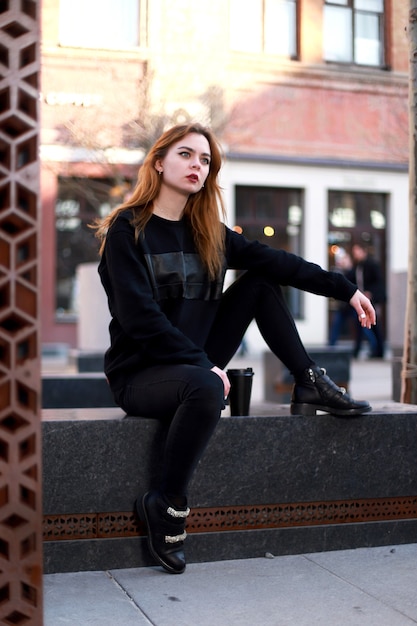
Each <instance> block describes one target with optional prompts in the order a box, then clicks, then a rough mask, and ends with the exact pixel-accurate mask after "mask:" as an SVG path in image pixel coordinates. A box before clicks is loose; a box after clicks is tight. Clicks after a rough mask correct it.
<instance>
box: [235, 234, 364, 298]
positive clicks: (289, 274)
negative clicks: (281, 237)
mask: <svg viewBox="0 0 417 626" xmlns="http://www.w3.org/2000/svg"><path fill="white" fill-rule="evenodd" d="M226 257H227V263H228V267H229V268H230V269H244V270H247V269H252V270H259V271H260V272H262V273H264V274H266V275H268V276H270V277H271V278H272V279H273V280H274V281H276V282H277V283H278V284H280V285H290V286H291V287H296V288H297V289H301V290H303V291H309V292H310V293H315V294H318V295H321V296H327V297H332V298H335V299H336V300H343V301H344V302H349V300H350V299H351V297H352V296H353V294H354V293H355V291H356V290H357V286H356V285H354V284H353V283H352V282H350V281H349V280H347V279H346V278H345V277H344V276H343V275H342V274H340V273H339V272H328V271H326V270H324V269H322V268H321V267H320V266H319V265H317V264H315V263H310V262H309V261H305V260H304V259H303V258H301V257H299V256H297V255H295V254H291V253H289V252H286V251H285V250H275V249H274V248H271V247H270V246H267V245H265V244H261V243H260V242H258V241H249V240H248V239H246V238H245V237H244V236H243V235H239V234H238V233H235V232H234V231H232V230H230V229H229V228H227V229H226Z"/></svg>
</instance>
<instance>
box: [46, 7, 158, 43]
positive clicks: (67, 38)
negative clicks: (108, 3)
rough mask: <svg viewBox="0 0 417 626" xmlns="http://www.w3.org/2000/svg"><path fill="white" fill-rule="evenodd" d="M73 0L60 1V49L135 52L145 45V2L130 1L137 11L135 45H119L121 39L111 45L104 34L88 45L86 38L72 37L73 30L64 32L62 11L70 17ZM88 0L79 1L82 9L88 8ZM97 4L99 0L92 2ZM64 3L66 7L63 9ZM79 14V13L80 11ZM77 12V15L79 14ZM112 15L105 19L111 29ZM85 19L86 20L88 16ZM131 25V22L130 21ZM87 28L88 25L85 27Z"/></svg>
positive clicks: (65, 25)
mask: <svg viewBox="0 0 417 626" xmlns="http://www.w3.org/2000/svg"><path fill="white" fill-rule="evenodd" d="M73 1H74V0H60V3H59V11H58V45H59V46H60V47H61V48H78V49H87V50H111V51H120V50H121V51H129V50H137V49H138V48H143V47H144V46H146V45H147V42H146V37H147V32H146V24H147V16H146V4H147V3H146V2H144V1H141V0H132V3H135V4H136V10H137V25H136V33H135V38H136V43H128V44H124V43H123V44H121V43H120V41H121V39H123V37H120V38H119V39H118V41H117V43H116V44H113V45H111V43H110V44H108V43H107V41H109V42H111V41H112V39H111V38H110V37H108V38H107V39H106V34H105V33H104V34H103V35H102V39H101V40H99V41H95V42H93V43H90V42H89V41H88V38H87V39H86V38H85V35H84V36H83V35H81V36H80V37H79V38H78V37H77V36H74V35H73V33H74V30H71V28H70V29H69V31H68V32H66V28H68V21H69V20H66V19H65V13H64V15H63V11H69V12H70V15H73V14H74V7H73V6H72V5H73ZM88 1H89V0H81V3H82V4H83V3H84V9H85V7H86V6H87V7H88ZM94 1H96V2H97V3H100V2H99V0H94ZM64 3H66V4H67V5H68V6H66V7H64ZM115 10H117V6H116V5H115ZM80 12H81V11H80ZM80 12H79V13H80ZM112 15H113V14H111V15H108V17H107V19H108V21H109V25H110V26H111V27H112V28H113V27H114V24H113V22H112ZM86 19H87V20H88V14H87V17H86ZM126 23H127V24H128V25H129V22H128V21H127V20H126ZM130 23H131V21H130ZM86 26H87V27H88V24H87V25H86Z"/></svg>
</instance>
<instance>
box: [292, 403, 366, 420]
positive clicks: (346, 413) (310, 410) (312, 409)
mask: <svg viewBox="0 0 417 626" xmlns="http://www.w3.org/2000/svg"><path fill="white" fill-rule="evenodd" d="M317 411H324V412H325V413H329V414H330V415H335V416H336V417H359V416H361V415H362V414H363V413H369V411H372V407H371V406H367V407H364V408H360V409H329V407H328V406H327V407H326V406H320V405H319V404H291V415H302V416H303V417H310V416H312V415H316V414H317Z"/></svg>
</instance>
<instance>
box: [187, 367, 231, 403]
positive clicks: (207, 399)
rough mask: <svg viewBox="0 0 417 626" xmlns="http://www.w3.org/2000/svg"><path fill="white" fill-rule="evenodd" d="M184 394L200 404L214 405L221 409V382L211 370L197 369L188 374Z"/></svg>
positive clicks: (222, 395)
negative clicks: (188, 377)
mask: <svg viewBox="0 0 417 626" xmlns="http://www.w3.org/2000/svg"><path fill="white" fill-rule="evenodd" d="M186 393H187V395H188V397H189V398H193V399H198V400H199V401H200V402H204V403H209V404H212V403H214V404H215V405H219V406H220V407H222V405H223V400H224V386H223V381H222V379H221V378H220V376H218V375H217V374H215V373H214V372H212V371H211V370H208V369H205V368H202V367H197V368H193V369H192V371H191V372H190V379H189V383H188V385H187V390H186Z"/></svg>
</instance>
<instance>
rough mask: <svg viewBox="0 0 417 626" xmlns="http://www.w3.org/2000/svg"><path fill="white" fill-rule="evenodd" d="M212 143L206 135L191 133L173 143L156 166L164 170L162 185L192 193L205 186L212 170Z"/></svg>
mask: <svg viewBox="0 0 417 626" xmlns="http://www.w3.org/2000/svg"><path fill="white" fill-rule="evenodd" d="M210 159H211V153H210V145H209V142H208V141H207V139H206V138H205V137H204V135H200V134H199V133H189V134H188V135H185V137H183V139H180V141H177V142H176V143H174V144H172V146H171V147H170V148H169V150H168V152H167V154H166V155H165V156H164V158H163V159H160V160H157V161H156V163H155V168H156V170H157V171H158V172H162V173H161V176H162V179H161V180H162V185H164V186H165V187H168V188H171V189H172V190H175V191H176V192H180V193H183V194H185V195H187V196H188V195H190V194H193V193H197V192H198V191H200V189H201V188H202V187H203V185H204V183H205V180H206V178H207V176H208V174H209V171H210Z"/></svg>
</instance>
